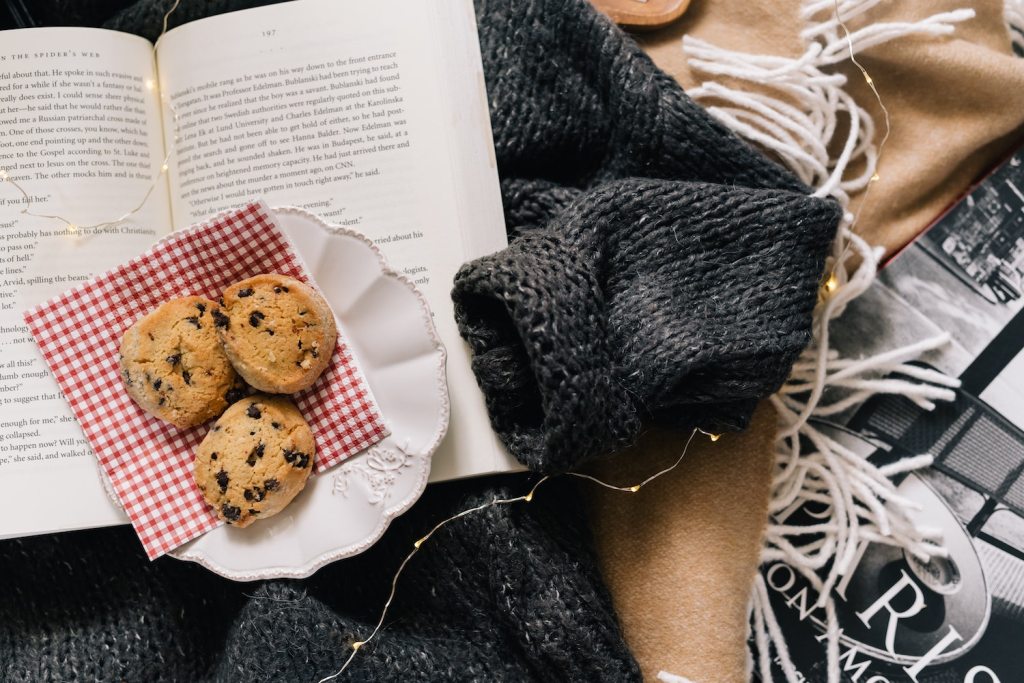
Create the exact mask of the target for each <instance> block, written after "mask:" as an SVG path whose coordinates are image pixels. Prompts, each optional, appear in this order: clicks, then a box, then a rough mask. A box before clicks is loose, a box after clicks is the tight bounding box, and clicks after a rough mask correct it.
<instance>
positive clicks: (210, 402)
mask: <svg viewBox="0 0 1024 683" xmlns="http://www.w3.org/2000/svg"><path fill="white" fill-rule="evenodd" d="M215 308H216V304H214V303H213V302H212V301H210V300H209V299H204V298H203V297H201V296H187V297H184V298H181V299H172V300H171V301H168V302H167V303H165V304H163V305H161V306H160V307H159V308H157V309H156V310H155V311H153V312H152V313H149V314H148V315H146V316H144V317H143V318H140V319H139V320H138V321H136V322H135V324H134V325H132V326H131V327H130V328H128V331H127V332H125V333H124V336H123V337H122V338H121V379H122V380H123V381H124V385H125V388H126V389H127V390H128V395H129V396H131V397H132V398H133V399H134V400H135V402H136V403H138V404H139V406H141V407H142V409H143V410H145V411H146V412H148V413H151V414H152V415H155V416H156V417H158V418H160V419H161V420H166V421H168V422H170V423H172V424H174V425H176V426H178V427H194V426H195V425H198V424H202V423H203V422H206V421H207V420H211V419H213V418H214V417H217V416H218V415H220V414H221V413H222V412H224V409H225V408H227V407H228V405H230V404H231V403H232V402H234V401H237V400H238V399H239V398H241V397H242V396H244V395H245V393H246V392H245V386H244V384H243V383H242V382H241V380H240V379H239V377H238V375H237V374H236V373H235V370H234V369H233V368H232V367H231V361H229V360H228V357H227V355H226V354H225V353H224V349H223V348H222V346H221V344H220V341H219V339H218V337H217V332H216V328H215V326H214V318H213V313H214V310H215Z"/></svg>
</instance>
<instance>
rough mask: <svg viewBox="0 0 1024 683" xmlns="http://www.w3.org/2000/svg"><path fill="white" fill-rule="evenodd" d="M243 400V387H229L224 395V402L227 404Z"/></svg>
mask: <svg viewBox="0 0 1024 683" xmlns="http://www.w3.org/2000/svg"><path fill="white" fill-rule="evenodd" d="M243 398H245V388H244V387H231V388H230V389H228V390H227V392H226V393H225V394H224V400H225V401H227V402H228V403H229V404H230V403H235V402H236V401H241V400H242V399H243Z"/></svg>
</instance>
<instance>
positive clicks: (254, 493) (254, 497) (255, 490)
mask: <svg viewBox="0 0 1024 683" xmlns="http://www.w3.org/2000/svg"><path fill="white" fill-rule="evenodd" d="M242 495H243V496H245V499H246V500H247V501H249V502H250V503H251V502H252V501H256V502H257V503H259V502H262V501H263V498H264V497H266V495H267V494H266V493H265V492H264V491H262V490H261V489H260V487H259V486H254V487H252V488H251V489H246V490H245V491H243V492H242Z"/></svg>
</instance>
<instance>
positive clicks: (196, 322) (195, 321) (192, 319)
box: [185, 315, 203, 330]
mask: <svg viewBox="0 0 1024 683" xmlns="http://www.w3.org/2000/svg"><path fill="white" fill-rule="evenodd" d="M185 321H186V322H190V323H192V324H193V325H195V326H196V329H197V330H201V329H203V326H202V325H200V324H199V317H198V316H195V315H190V316H189V317H187V318H185Z"/></svg>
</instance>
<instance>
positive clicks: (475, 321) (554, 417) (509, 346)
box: [452, 231, 640, 471]
mask: <svg viewBox="0 0 1024 683" xmlns="http://www.w3.org/2000/svg"><path fill="white" fill-rule="evenodd" d="M561 241H562V238H560V237H559V236H558V235H553V234H551V233H549V232H546V231H538V232H537V233H531V234H526V235H523V236H522V237H520V238H519V239H518V240H516V241H515V242H514V243H513V244H512V245H511V246H509V248H508V249H505V250H504V251H502V252H499V253H497V254H493V255H491V256H488V257H485V258H483V259H480V260H478V261H475V262H474V263H473V264H472V265H471V266H466V267H463V268H462V269H461V270H460V271H459V273H458V275H456V278H455V286H454V289H453V291H452V298H453V299H454V301H455V316H456V320H457V321H458V324H459V330H460V332H461V333H462V336H463V337H464V338H465V339H466V340H467V341H468V342H469V344H470V346H471V348H472V350H473V372H474V373H475V374H476V378H477V382H478V383H479V385H480V388H481V390H482V391H483V394H484V399H485V401H486V403H487V409H488V412H489V413H490V416H491V424H492V426H493V427H494V429H495V431H496V432H497V434H498V436H499V437H500V438H501V439H502V441H504V443H505V444H506V446H508V448H509V450H510V451H511V452H512V454H513V455H515V457H516V458H518V459H519V461H520V462H522V463H523V464H524V465H526V466H528V467H530V468H532V469H536V470H542V471H560V470H564V469H567V468H569V467H570V466H571V465H572V464H574V463H575V462H577V461H578V460H579V459H580V457H581V456H585V455H589V454H592V453H594V452H601V451H610V450H613V449H615V448H616V447H618V446H621V445H624V444H626V443H628V442H630V441H632V440H633V439H634V438H635V436H636V435H637V433H638V432H639V427H640V420H639V417H638V415H637V407H636V405H635V404H634V401H633V399H632V397H631V396H630V394H629V393H628V392H627V391H626V389H625V387H624V386H623V385H622V383H620V382H618V381H616V379H615V377H614V372H615V362H614V357H613V353H612V352H611V351H610V350H609V348H608V334H607V330H606V326H607V311H606V310H605V305H604V302H605V297H604V295H603V292H602V291H601V287H600V283H599V279H598V277H597V273H596V272H594V268H595V264H594V263H591V262H587V261H586V260H584V259H580V258H578V257H577V258H574V257H573V254H578V252H577V251H576V250H574V249H571V248H567V247H566V245H563V244H561Z"/></svg>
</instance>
